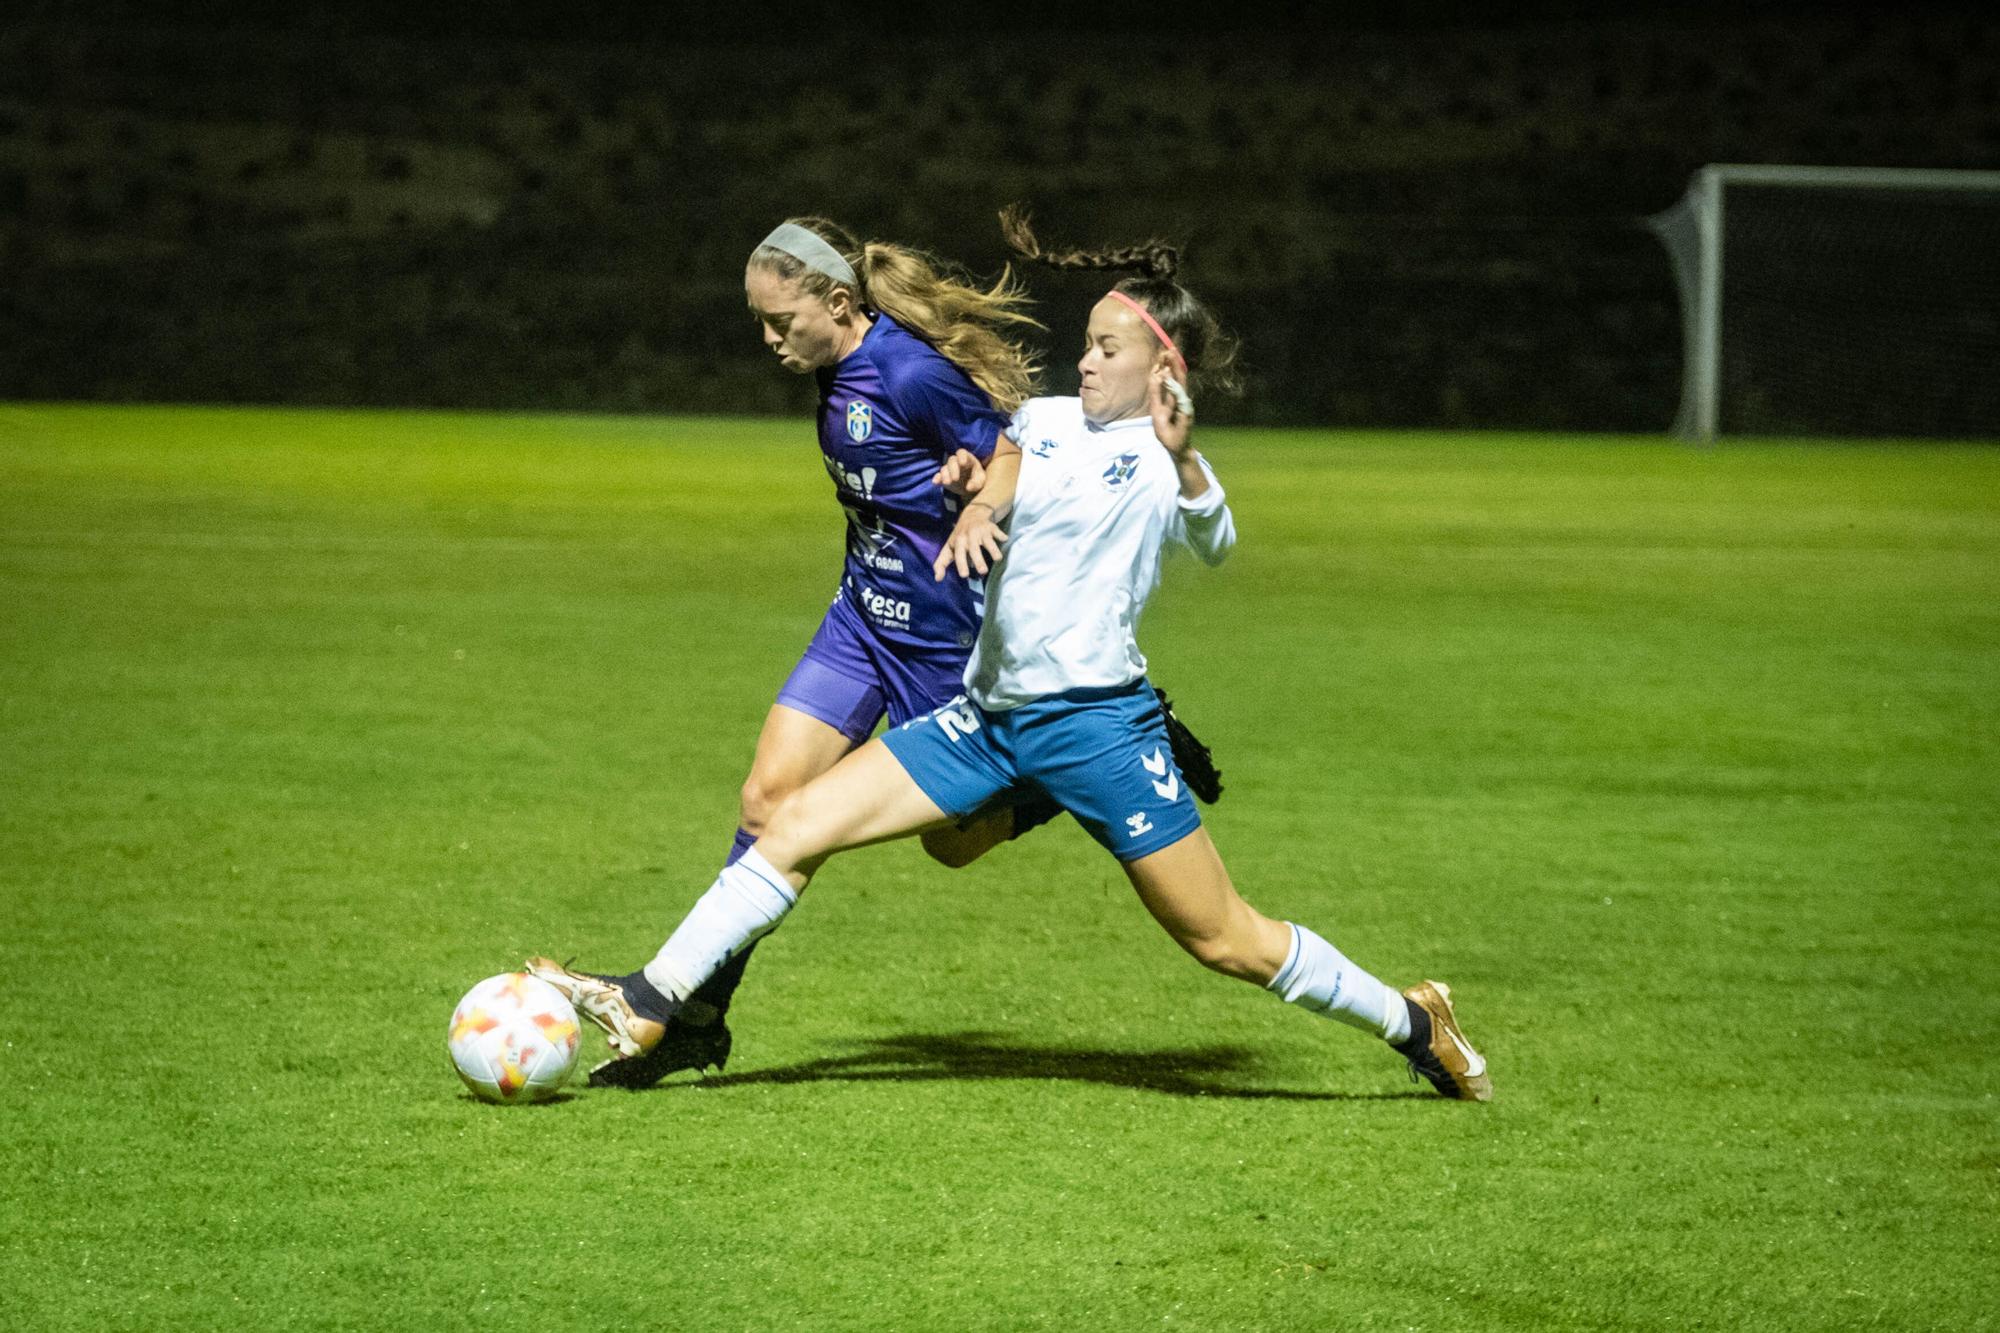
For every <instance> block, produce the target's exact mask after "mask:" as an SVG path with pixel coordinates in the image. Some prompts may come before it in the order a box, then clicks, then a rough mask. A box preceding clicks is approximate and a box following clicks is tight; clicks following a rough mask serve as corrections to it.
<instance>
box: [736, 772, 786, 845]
mask: <svg viewBox="0 0 2000 1333" xmlns="http://www.w3.org/2000/svg"><path fill="white" fill-rule="evenodd" d="M798 790H799V787H798V784H797V783H793V782H778V781H773V780H771V779H769V778H764V777H760V776H758V775H757V774H756V773H754V772H753V773H751V775H750V776H749V777H748V778H747V779H745V780H744V783H743V790H742V791H740V792H738V793H737V806H738V810H739V818H740V819H741V820H742V824H743V827H744V828H745V829H747V830H748V831H749V832H751V833H759V834H761V833H763V832H764V831H765V829H767V828H768V827H770V823H771V817H772V816H773V815H774V814H776V813H777V810H778V807H779V806H781V805H783V804H784V803H785V801H786V799H787V798H788V797H790V796H791V795H792V794H793V793H794V792H796V791H798Z"/></svg>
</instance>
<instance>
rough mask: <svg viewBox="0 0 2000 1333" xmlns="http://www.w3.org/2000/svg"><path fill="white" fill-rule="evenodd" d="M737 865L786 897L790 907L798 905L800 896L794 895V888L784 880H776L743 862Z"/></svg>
mask: <svg viewBox="0 0 2000 1333" xmlns="http://www.w3.org/2000/svg"><path fill="white" fill-rule="evenodd" d="M736 865H737V868H738V869H740V870H746V871H748V872H749V873H751V874H753V875H755V876H757V878H758V879H759V880H761V881H763V882H764V883H766V884H769V885H770V886H771V887H772V888H773V889H775V890H776V891H777V892H778V893H780V894H782V895H783V896H784V899H785V902H786V903H787V904H788V905H796V904H797V903H798V901H799V895H798V894H796V893H793V892H792V886H791V885H789V884H787V883H785V882H784V881H783V880H774V879H772V878H771V877H770V876H769V875H766V874H764V873H763V872H762V871H760V870H758V869H757V867H756V866H746V865H744V864H743V863H742V862H741V861H738V862H737V863H736Z"/></svg>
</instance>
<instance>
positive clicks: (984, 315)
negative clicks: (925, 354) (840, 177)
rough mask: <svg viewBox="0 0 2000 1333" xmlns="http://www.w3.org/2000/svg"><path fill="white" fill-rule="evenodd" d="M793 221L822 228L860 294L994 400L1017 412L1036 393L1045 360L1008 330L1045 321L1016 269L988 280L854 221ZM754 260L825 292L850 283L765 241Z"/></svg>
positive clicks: (819, 232)
mask: <svg viewBox="0 0 2000 1333" xmlns="http://www.w3.org/2000/svg"><path fill="white" fill-rule="evenodd" d="M787 221H789V222H791V223H793V224H795V225H797V226H801V227H804V228H806V229H807V230H808V231H811V232H813V233H814V234H816V235H818V236H819V237H820V238H821V239H822V240H824V241H825V242H826V243H827V244H828V245H831V246H832V247H833V248H834V249H835V250H838V251H839V252H840V254H841V257H842V258H844V259H846V260H847V262H848V263H849V264H851V265H853V267H854V272H855V274H856V275H857V276H858V277H859V279H860V284H861V290H860V291H859V292H857V293H855V296H856V297H857V299H859V300H860V302H861V303H862V304H863V305H865V306H867V307H869V308H870V309H873V310H879V311H881V312H882V313H883V314H885V315H887V316H889V318H891V319H893V320H895V321H896V322H897V323H898V324H901V325H902V326H903V327H904V328H906V329H908V330H909V331H910V332H911V333H914V334H915V335H916V336H917V337H919V338H922V339H923V340H924V341H925V342H927V343H929V344H930V345H931V346H932V347H934V348H936V349H937V351H938V354H939V355H940V356H942V357H944V358H945V360H947V361H949V362H951V363H952V364H953V365H955V366H957V367H958V368H959V369H960V370H962V371H964V372H965V374H966V376H967V378H969V379H971V381H972V382H973V383H974V384H976V385H978V386H979V389H980V391H981V392H982V393H984V394H985V395H986V396H987V397H988V398H990V399H992V400H993V405H994V406H995V407H997V408H999V409H1000V410H1001V411H1003V412H1012V411H1013V410H1014V409H1015V408H1017V407H1019V406H1020V405H1021V404H1022V403H1024V402H1026V401H1027V400H1028V399H1029V398H1032V397H1033V396H1034V393H1035V377H1036V376H1037V375H1038V374H1039V373H1040V370H1041V367H1040V365H1039V364H1038V363H1037V360H1036V358H1035V355H1034V353H1032V352H1030V351H1029V350H1028V349H1027V348H1026V347H1024V346H1022V345H1021V344H1020V343H1019V342H1017V341H1015V340H1014V339H1013V338H1011V337H1009V336H1008V332H1009V331H1011V330H1013V329H1017V328H1030V329H1039V328H1041V327H1042V325H1041V324H1040V322H1038V321H1037V320H1036V319H1035V318H1034V316H1032V315H1029V314H1028V313H1026V310H1025V307H1026V306H1027V305H1028V304H1029V299H1028V295H1027V293H1026V292H1025V291H1024V290H1023V289H1022V288H1021V287H1020V285H1019V284H1018V283H1016V282H1015V281H1014V276H1013V271H1012V270H1011V269H1005V270H1002V272H1001V274H1000V279H999V281H997V282H995V283H994V284H993V286H992V287H990V288H982V287H980V286H979V285H978V284H977V283H975V282H973V281H972V280H971V279H970V278H969V277H968V276H966V275H965V274H964V272H963V270H961V269H959V268H958V267H957V266H956V265H953V264H950V263H948V262H946V261H944V260H941V259H939V258H937V257H936V256H933V255H928V254H925V253H924V252H923V251H921V250H911V249H908V248H905V247H904V246H900V245H892V244H890V243H888V242H886V241H869V242H868V243H867V244H865V245H863V244H861V243H859V242H857V241H856V240H855V239H854V237H853V235H852V234H850V233H849V232H848V231H847V229H846V228H844V227H841V226H839V225H838V224H836V223H833V222H829V221H827V220H826V219H825V218H814V217H805V218H789V219H787ZM750 262H751V263H753V264H756V265H758V266H759V267H761V268H767V269H769V270H771V271H772V272H774V273H777V274H778V275H779V276H781V277H785V278H790V279H792V280H794V281H796V282H797V283H798V284H799V285H800V286H801V287H803V288H804V289H805V290H806V291H808V292H811V293H812V294H814V295H815V296H818V297H821V298H822V299H824V298H825V297H826V296H828V295H829V294H831V293H832V291H833V290H834V288H836V287H844V286H846V285H847V284H846V283H843V282H840V281H838V280H837V279H835V278H832V277H829V276H828V275H826V274H824V273H821V272H819V271H818V270H816V269H811V268H808V267H806V265H805V264H804V263H803V262H801V261H800V260H798V259H797V258H795V257H794V256H792V255H789V254H786V253H785V252H784V251H782V250H774V249H771V248H769V247H767V246H759V247H758V248H757V249H756V250H754V251H752V252H751V255H750Z"/></svg>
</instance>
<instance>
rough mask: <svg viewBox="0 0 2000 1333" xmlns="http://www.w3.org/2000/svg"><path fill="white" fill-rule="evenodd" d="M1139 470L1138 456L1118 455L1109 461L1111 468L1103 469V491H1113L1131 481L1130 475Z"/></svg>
mask: <svg viewBox="0 0 2000 1333" xmlns="http://www.w3.org/2000/svg"><path fill="white" fill-rule="evenodd" d="M1138 470H1139V455H1137V454H1120V455H1118V457H1116V458H1114V459H1112V460H1111V466H1110V467H1108V468H1105V469H1104V489H1105V490H1107V491H1115V490H1118V489H1120V488H1121V487H1123V486H1124V485H1125V483H1126V482H1128V481H1130V480H1132V474H1133V473H1135V472H1137V471H1138Z"/></svg>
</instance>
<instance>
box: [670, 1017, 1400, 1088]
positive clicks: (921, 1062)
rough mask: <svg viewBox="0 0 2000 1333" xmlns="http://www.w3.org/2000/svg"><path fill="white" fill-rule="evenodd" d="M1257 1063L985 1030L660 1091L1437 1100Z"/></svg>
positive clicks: (1214, 1050)
mask: <svg viewBox="0 0 2000 1333" xmlns="http://www.w3.org/2000/svg"><path fill="white" fill-rule="evenodd" d="M1252 1061H1253V1053H1252V1052H1250V1051H1248V1050H1245V1049H1243V1048H1242V1047H1237V1046H1197V1047H1192V1048H1184V1049H1170V1050H1157V1051H1103V1050H1088V1049H1080V1048H1077V1047H1070V1046H1037V1045H1027V1044H1021V1043H1016V1042H1010V1041H1007V1040H1006V1039H1004V1038H1001V1037H998V1036H995V1035H994V1034H992V1033H986V1032H941V1033H922V1032H910V1033H901V1034H897V1035H893V1036H886V1037H878V1038H874V1039H872V1040H870V1041H867V1042H865V1043H862V1044H861V1047H860V1049H858V1050H856V1051H854V1052H852V1053H851V1054H847V1055H830V1056H824V1057H821V1058H819V1059H815V1060H807V1061H803V1062H802V1063H799V1064H794V1065H781V1066H778V1067H776V1068H771V1069H759V1070H754V1071H749V1072H746V1073H741V1074H716V1075H711V1076H710V1077H708V1078H704V1079H702V1080H701V1081H700V1082H698V1083H686V1082H676V1083H670V1084H662V1085H660V1086H661V1087H663V1088H674V1087H680V1088H686V1087H700V1088H709V1089H713V1088H732V1087H747V1086H751V1085H756V1084H771V1083H814V1082H820V1081H823V1080H839V1081H848V1082H877V1081H880V1082H888V1083H921V1082H927V1081H932V1080H939V1079H1065V1080H1069V1081H1072V1082H1077V1083H1103V1084H1106V1085H1109V1086H1112V1087H1119V1088H1136V1089H1139V1090H1140V1091H1142V1092H1158V1093H1164V1094H1166V1095H1168V1096H1174V1097H1233V1098H1240V1099H1248V1100H1270V1101H1298V1102H1340V1101H1395V1100H1399V1099H1403V1098H1410V1097H1430V1096H1431V1095H1432V1094H1431V1093H1430V1091H1429V1089H1424V1090H1421V1091H1419V1090H1417V1089H1415V1088H1412V1089H1410V1090H1409V1091H1405V1092H1308V1091H1304V1090H1301V1089H1296V1088H1261V1087H1243V1086H1239V1085H1237V1084H1235V1083H1233V1082H1229V1081H1225V1076H1227V1075H1230V1074H1237V1073H1242V1072H1244V1071H1246V1070H1248V1069H1249V1067H1250V1066H1251V1064H1252Z"/></svg>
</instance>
